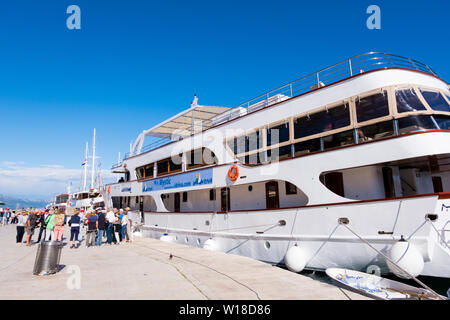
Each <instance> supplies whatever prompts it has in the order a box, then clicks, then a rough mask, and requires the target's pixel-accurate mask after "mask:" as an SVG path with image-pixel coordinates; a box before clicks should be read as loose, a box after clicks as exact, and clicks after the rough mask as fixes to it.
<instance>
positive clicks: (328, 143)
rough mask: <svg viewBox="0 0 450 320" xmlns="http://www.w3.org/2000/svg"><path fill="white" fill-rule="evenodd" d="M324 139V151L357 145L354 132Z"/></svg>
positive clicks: (337, 134)
mask: <svg viewBox="0 0 450 320" xmlns="http://www.w3.org/2000/svg"><path fill="white" fill-rule="evenodd" d="M322 139H323V148H324V149H329V148H335V147H340V146H345V145H349V144H354V143H355V139H354V136H353V130H348V131H344V132H339V133H336V134H333V135H330V136H326V137H323V138H322Z"/></svg>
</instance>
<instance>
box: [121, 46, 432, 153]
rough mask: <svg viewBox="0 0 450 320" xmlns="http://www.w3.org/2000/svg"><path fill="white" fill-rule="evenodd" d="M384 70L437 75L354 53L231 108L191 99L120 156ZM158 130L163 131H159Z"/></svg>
mask: <svg viewBox="0 0 450 320" xmlns="http://www.w3.org/2000/svg"><path fill="white" fill-rule="evenodd" d="M385 69H406V70H415V71H419V72H422V73H426V74H429V75H431V76H434V77H438V76H437V74H436V73H435V72H434V70H433V69H431V67H429V66H427V65H425V64H423V63H421V62H419V61H417V60H414V59H411V58H407V57H402V56H398V55H393V54H387V53H380V52H369V53H365V54H361V55H357V56H354V57H352V58H349V59H346V60H344V61H341V62H339V63H336V64H334V65H332V66H330V67H327V68H324V69H322V70H319V71H317V72H314V73H311V74H309V75H306V76H304V77H301V78H299V79H297V80H295V81H292V82H290V83H288V84H285V85H283V86H281V87H279V88H276V89H274V90H271V91H269V92H266V93H264V94H262V95H260V96H258V97H256V98H253V99H251V100H248V101H246V102H244V103H241V104H239V105H238V106H236V107H234V108H225V107H207V106H198V105H197V104H196V99H195V100H194V103H193V104H192V106H191V108H190V109H188V110H185V111H183V112H181V113H180V114H178V115H177V116H174V117H172V118H170V119H169V120H166V121H164V122H163V123H161V124H159V125H157V126H155V127H153V128H152V129H149V130H145V131H143V132H142V133H141V135H140V136H139V137H138V139H137V140H136V142H135V144H134V146H133V149H132V150H131V152H130V153H127V154H126V155H125V157H124V159H127V158H129V157H131V156H135V155H138V154H141V153H144V152H149V151H151V150H154V149H156V148H159V147H161V146H164V145H166V144H168V143H170V142H172V141H175V140H178V139H179V138H180V137H183V136H189V135H193V134H197V133H199V132H202V131H205V130H207V129H210V128H212V127H216V126H219V125H222V124H224V123H226V122H228V121H230V120H234V119H236V118H240V117H242V116H245V115H248V114H250V113H253V112H255V111H257V110H260V109H263V108H267V107H270V106H272V105H275V104H278V103H280V102H282V101H284V100H287V99H290V98H294V97H298V96H301V95H304V94H307V93H310V92H312V91H314V90H317V89H319V88H324V87H327V86H331V85H333V84H337V83H339V82H341V81H343V80H346V79H350V78H353V77H356V76H358V75H362V74H366V73H369V72H372V71H376V70H385ZM205 115H206V116H205ZM162 130H163V131H162ZM161 132H164V134H161ZM180 132H181V134H180ZM147 136H153V137H160V138H161V139H159V140H157V141H154V142H152V143H151V144H148V145H146V146H143V142H144V139H145V137H147Z"/></svg>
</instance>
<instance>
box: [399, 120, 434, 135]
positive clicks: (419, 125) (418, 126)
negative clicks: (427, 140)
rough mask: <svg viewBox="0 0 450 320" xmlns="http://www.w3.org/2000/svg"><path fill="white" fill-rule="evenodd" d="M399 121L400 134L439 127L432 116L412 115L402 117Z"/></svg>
mask: <svg viewBox="0 0 450 320" xmlns="http://www.w3.org/2000/svg"><path fill="white" fill-rule="evenodd" d="M397 121H398V129H399V130H398V132H399V133H400V134H402V133H407V132H414V131H422V130H433V129H438V128H437V127H436V124H435V123H434V121H433V119H431V116H411V117H406V118H400V119H398V120H397Z"/></svg>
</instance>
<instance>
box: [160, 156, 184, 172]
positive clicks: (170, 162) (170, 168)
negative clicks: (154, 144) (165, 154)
mask: <svg viewBox="0 0 450 320" xmlns="http://www.w3.org/2000/svg"><path fill="white" fill-rule="evenodd" d="M172 158H173V159H172ZM172 158H169V159H164V160H161V161H158V163H157V165H156V169H157V171H158V176H160V175H163V174H167V173H171V172H177V171H180V170H181V155H178V156H174V157H172ZM178 162H180V163H178Z"/></svg>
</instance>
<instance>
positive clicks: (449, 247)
mask: <svg viewBox="0 0 450 320" xmlns="http://www.w3.org/2000/svg"><path fill="white" fill-rule="evenodd" d="M426 219H427V221H429V222H430V224H431V226H432V227H433V229H434V230H435V231H436V233H437V235H438V237H439V238H440V239H441V241H442V243H443V244H444V245H445V246H446V247H447V249H449V250H450V246H449V245H448V243H447V242H446V241H445V239H444V238H443V237H442V235H441V234H440V233H439V230H438V229H436V226H435V225H434V223H433V221H431V219H430V218H426Z"/></svg>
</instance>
